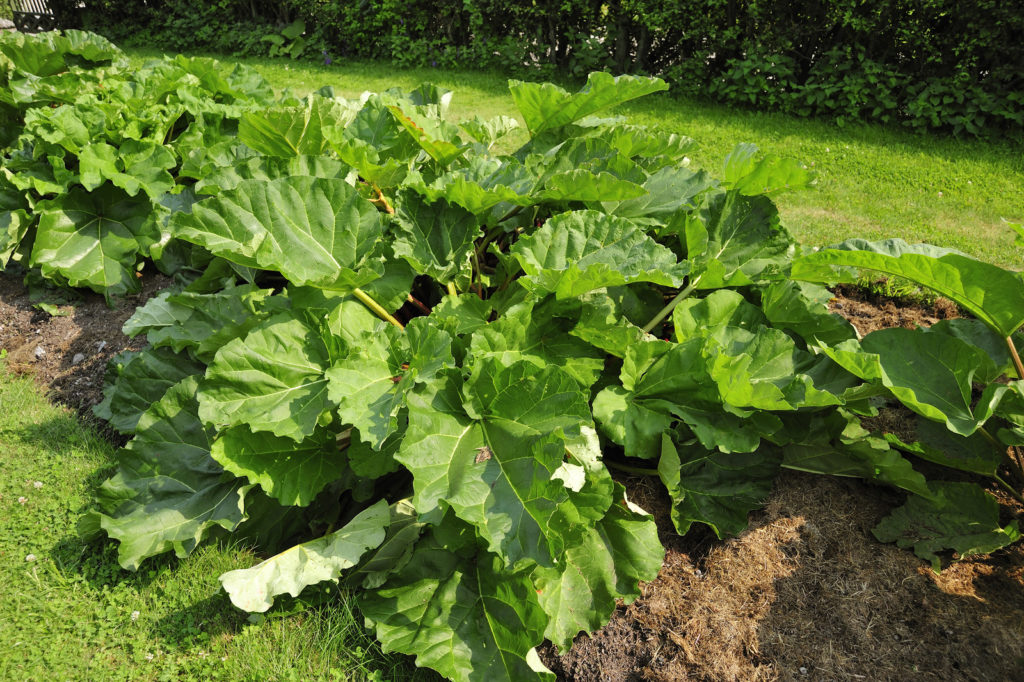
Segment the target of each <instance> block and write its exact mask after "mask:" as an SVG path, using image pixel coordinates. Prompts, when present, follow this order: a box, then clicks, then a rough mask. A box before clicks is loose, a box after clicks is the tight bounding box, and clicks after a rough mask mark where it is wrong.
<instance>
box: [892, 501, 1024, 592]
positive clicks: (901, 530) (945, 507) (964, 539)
mask: <svg viewBox="0 0 1024 682" xmlns="http://www.w3.org/2000/svg"><path fill="white" fill-rule="evenodd" d="M931 485H932V488H933V489H934V490H935V492H936V494H937V496H936V497H935V498H934V499H931V500H929V499H925V498H923V497H918V496H917V495H911V496H910V497H909V498H908V499H907V503H906V504H904V505H903V506H902V507H900V508H899V509H897V510H896V511H894V512H893V513H892V514H891V515H889V516H887V517H885V518H884V519H882V521H881V523H879V524H878V525H877V526H875V528H874V530H872V532H873V533H874V535H875V537H876V538H878V539H879V540H880V541H881V542H895V543H896V544H897V545H899V546H900V547H903V548H910V547H913V549H914V554H916V555H917V556H919V557H921V558H922V559H924V560H925V561H929V562H931V565H932V570H933V571H935V572H936V573H938V572H939V570H940V568H941V566H942V563H941V560H940V558H939V555H938V552H941V551H943V550H949V549H951V550H953V551H955V552H957V553H958V554H959V555H960V556H961V557H966V556H971V555H974V554H988V553H989V552H994V551H996V550H997V549H1000V548H1002V547H1005V546H1007V545H1009V544H1010V543H1013V542H1016V541H1017V540H1019V539H1020V537H1021V534H1020V530H1019V529H1018V527H1017V522H1016V521H1011V522H1010V523H1009V524H1008V525H1006V526H1005V527H1003V526H1001V525H1000V524H999V503H998V502H997V501H996V498H994V497H992V496H991V495H989V494H988V493H986V492H985V491H984V490H983V489H981V488H980V487H978V486H977V485H975V484H974V483H947V482H933V483H932V484H931Z"/></svg>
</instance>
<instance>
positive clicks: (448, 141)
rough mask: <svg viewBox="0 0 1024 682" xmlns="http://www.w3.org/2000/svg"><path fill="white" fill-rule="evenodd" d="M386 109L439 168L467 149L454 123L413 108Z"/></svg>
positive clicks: (393, 107)
mask: <svg viewBox="0 0 1024 682" xmlns="http://www.w3.org/2000/svg"><path fill="white" fill-rule="evenodd" d="M388 109H389V110H390V111H391V113H392V115H394V117H395V120H396V121H398V123H399V125H401V126H402V127H403V128H405V130H406V132H408V133H409V135H410V136H412V138H413V139H414V140H415V141H416V144H418V145H419V146H420V147H422V148H423V151H425V152H426V153H427V154H429V155H430V157H431V158H432V159H434V160H435V161H437V162H438V163H439V164H441V166H448V165H450V164H451V163H452V161H455V160H456V159H457V158H459V157H460V156H462V155H463V154H464V153H466V151H467V150H468V149H469V145H467V144H465V143H463V142H462V140H460V139H459V136H458V133H459V128H458V126H456V125H455V124H454V123H448V122H447V121H445V120H444V119H441V118H432V117H429V116H424V115H422V113H421V112H418V111H415V110H414V109H413V108H407V109H404V110H403V109H401V108H399V107H397V106H390V107H388Z"/></svg>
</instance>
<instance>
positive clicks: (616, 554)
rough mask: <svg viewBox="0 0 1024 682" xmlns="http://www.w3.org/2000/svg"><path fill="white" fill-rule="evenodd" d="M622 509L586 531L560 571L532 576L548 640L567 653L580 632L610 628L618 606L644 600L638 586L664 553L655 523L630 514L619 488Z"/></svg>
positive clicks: (616, 507) (613, 509)
mask: <svg viewBox="0 0 1024 682" xmlns="http://www.w3.org/2000/svg"><path fill="white" fill-rule="evenodd" d="M618 497H619V500H620V501H621V504H613V505H612V506H611V508H610V509H609V510H608V515H607V516H605V517H604V518H603V519H601V520H600V521H598V522H597V524H596V526H595V527H594V528H591V529H588V531H587V532H586V533H585V535H584V537H583V540H582V542H580V543H579V544H578V545H576V546H574V547H572V548H570V549H568V550H567V551H566V552H565V554H564V555H563V556H562V561H560V562H559V563H560V564H561V566H559V567H554V568H539V569H537V570H536V571H535V572H534V574H533V581H534V584H535V585H536V587H537V595H538V597H537V598H538V600H539V601H540V605H541V608H543V609H544V611H545V612H546V613H547V614H548V626H547V629H546V630H545V631H544V635H545V637H547V638H548V639H549V640H551V641H552V642H554V643H555V644H556V645H557V646H558V647H559V648H560V649H561V650H563V651H565V650H567V649H568V648H569V647H570V646H572V640H573V639H574V638H575V637H576V635H577V634H579V633H580V632H581V631H582V632H593V631H595V630H598V629H600V628H601V627H603V626H604V625H605V624H607V623H608V619H609V618H610V617H611V614H612V612H614V611H615V607H616V605H617V603H618V602H619V600H622V602H624V603H626V604H628V603H630V602H632V601H633V600H634V599H636V598H637V597H639V596H640V587H639V585H638V582H639V581H641V580H644V581H650V580H653V579H654V578H655V577H656V576H657V575H658V571H659V570H660V569H661V563H662V561H663V560H664V557H665V549H664V547H662V546H661V542H659V540H658V529H657V526H655V524H654V519H653V518H652V517H650V516H645V515H641V514H638V513H636V512H634V511H632V510H631V509H630V508H629V507H628V506H627V502H626V500H625V498H624V495H623V491H622V487H621V486H619V487H618Z"/></svg>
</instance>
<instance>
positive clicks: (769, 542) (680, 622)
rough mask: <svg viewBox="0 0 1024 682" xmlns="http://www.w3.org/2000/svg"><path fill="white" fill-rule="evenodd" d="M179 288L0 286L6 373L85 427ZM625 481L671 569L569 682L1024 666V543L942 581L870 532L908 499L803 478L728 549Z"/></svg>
mask: <svg viewBox="0 0 1024 682" xmlns="http://www.w3.org/2000/svg"><path fill="white" fill-rule="evenodd" d="M168 284H169V280H168V279H167V278H165V277H163V276H161V275H151V276H147V277H144V278H143V280H142V285H143V289H142V293H141V294H139V295H137V296H133V297H128V298H124V299H120V300H119V301H118V302H117V303H116V304H115V305H114V307H108V306H107V305H106V303H105V301H104V299H103V298H102V297H101V296H99V295H95V294H91V293H84V294H83V296H82V299H81V300H80V301H78V302H77V303H75V304H74V305H73V306H72V305H62V306H59V310H60V312H61V313H65V314H63V315H61V316H56V317H52V316H50V315H49V314H48V313H46V312H44V311H42V310H38V309H36V308H35V307H33V302H32V301H31V300H30V298H29V295H28V292H27V290H26V289H25V287H24V286H23V285H22V283H21V282H20V280H19V279H17V278H15V277H13V276H11V275H3V276H0V320H2V322H0V325H2V326H0V348H4V349H7V360H6V362H7V363H8V366H9V367H11V368H12V369H13V370H15V371H17V372H22V373H28V374H31V375H33V376H34V377H35V378H36V380H37V381H38V383H39V384H40V386H41V387H42V388H43V389H44V390H46V391H47V392H48V394H49V395H50V396H51V397H52V399H53V400H55V401H57V402H61V403H64V404H67V405H69V406H72V407H74V408H76V409H77V410H79V412H80V413H81V414H82V415H83V416H84V417H85V418H86V419H87V420H89V419H91V407H92V406H93V405H94V404H96V403H97V402H99V401H100V400H101V399H102V377H103V372H104V369H105V366H106V363H107V360H108V359H109V358H110V357H111V356H112V355H114V354H115V353H117V352H119V351H121V350H125V349H137V348H139V347H141V346H142V345H144V341H143V339H142V338H139V339H137V340H134V341H133V340H131V339H128V338H127V337H125V336H124V335H123V334H122V333H121V326H122V324H123V323H124V321H125V320H126V319H127V318H128V316H129V315H130V314H131V313H132V311H133V310H134V309H135V307H136V306H137V305H141V304H142V303H144V302H145V301H146V300H148V299H149V298H151V297H152V296H153V295H155V294H156V293H157V292H158V291H159V290H160V289H162V288H164V287H166V286H167V285H168ZM831 308H832V309H833V310H834V311H835V312H838V313H840V314H842V315H844V316H845V317H847V319H849V320H850V321H851V322H852V323H853V324H854V325H855V326H856V327H857V329H858V331H860V332H861V333H862V334H865V333H867V332H869V331H873V330H875V329H881V328H887V327H892V326H905V327H913V326H914V325H916V324H922V325H927V324H931V323H934V322H935V321H937V320H940V319H946V318H948V317H953V316H957V315H958V312H957V309H956V307H955V306H953V305H952V304H950V303H949V302H948V301H945V300H944V299H939V300H938V301H936V302H935V303H932V304H921V303H919V302H913V301H907V300H903V299H887V298H885V297H881V296H878V295H876V294H872V293H870V292H865V291H863V290H860V289H856V288H852V287H849V288H840V289H838V290H837V296H836V298H835V299H834V300H833V301H832V304H831ZM37 348H39V349H42V351H43V352H42V353H41V354H40V355H39V357H37V354H36V349H37ZM78 356H82V357H78ZM76 358H78V360H77V362H76ZM108 433H109V435H110V436H111V437H112V438H115V439H117V438H118V437H117V436H115V435H114V434H113V433H112V432H109V431H108ZM623 482H624V483H626V485H627V488H628V489H629V491H630V496H631V497H632V498H633V499H634V500H635V501H637V502H638V503H639V504H640V506H642V507H643V508H645V509H646V510H648V511H649V512H651V513H653V514H654V515H655V518H656V519H657V520H658V525H659V531H660V533H659V534H660V537H661V541H662V543H663V544H664V545H665V546H666V548H667V550H668V551H667V555H666V559H665V564H664V566H663V567H662V570H661V572H660V574H659V576H658V578H657V579H656V580H654V581H653V582H650V583H648V584H646V585H645V586H644V588H643V596H642V597H641V598H640V599H638V600H637V601H636V602H634V603H633V604H632V605H630V606H628V607H620V608H619V609H618V610H617V611H616V613H615V615H614V617H613V618H612V621H611V622H610V623H609V624H608V625H607V626H606V627H605V628H604V629H602V630H601V631H599V632H598V633H596V634H594V635H593V636H589V637H588V636H586V635H581V636H579V637H578V638H577V639H576V642H575V645H574V646H573V648H572V649H571V650H570V651H569V652H568V653H566V654H565V655H563V656H561V657H558V656H557V655H556V653H555V651H554V650H553V648H551V647H548V648H546V649H545V650H544V651H543V657H544V659H545V663H546V664H547V665H548V666H549V667H550V668H551V669H552V670H554V671H555V672H556V673H558V674H559V676H560V677H561V678H562V679H565V680H575V681H583V680H595V681H596V680H602V681H608V682H612V681H618V680H640V679H650V680H680V679H691V678H692V679H709V680H729V679H740V680H762V679H797V680H813V679H821V680H845V679H850V680H856V679H896V678H905V677H909V678H911V679H922V680H949V679H975V680H1007V679H1013V678H1014V677H1015V676H1017V675H1019V672H1020V670H1021V666H1022V665H1024V659H1022V657H1024V545H1021V544H1017V545H1015V546H1012V547H1010V548H1008V549H1005V550H1002V551H999V552H996V553H995V554H993V555H989V556H982V557H974V558H972V559H969V560H965V561H962V562H956V563H953V564H952V565H950V566H949V567H948V568H945V570H944V571H943V573H942V574H941V575H938V576H937V575H935V574H933V573H932V572H931V570H930V568H929V567H928V565H927V564H926V563H925V562H922V561H920V560H919V559H917V558H916V557H914V556H913V554H911V553H910V552H908V551H906V550H902V549H899V548H897V547H896V546H894V545H887V544H881V543H879V542H878V541H877V540H875V539H874V538H873V537H872V535H871V533H870V530H871V528H873V527H874V526H875V525H876V524H877V523H878V522H879V521H880V520H881V519H882V517H884V516H885V515H886V514H888V513H889V512H890V511H891V510H892V508H893V507H895V506H897V505H898V504H899V503H900V502H901V498H902V494H900V493H896V492H893V491H892V490H890V489H887V488H882V487H878V486H872V485H869V484H866V483H863V482H861V481H858V480H852V479H836V478H831V477H820V476H812V475H808V474H800V473H796V472H784V473H783V474H782V475H781V476H780V477H779V478H778V480H777V481H776V484H775V487H774V490H773V492H772V494H771V496H770V498H769V499H768V500H767V504H766V507H765V508H764V509H763V510H761V511H757V512H754V513H753V514H752V515H751V521H752V523H751V526H750V528H749V530H747V531H746V532H744V533H742V534H741V535H740V536H738V537H736V538H732V539H729V540H726V541H718V540H716V539H715V537H714V536H713V534H711V533H710V531H707V530H704V527H703V526H697V527H695V529H694V530H693V531H691V532H690V533H688V534H687V535H686V536H685V537H679V536H678V535H676V534H675V532H674V530H673V528H672V523H671V521H670V519H669V508H670V500H669V499H668V497H667V496H666V495H665V494H664V492H663V490H661V488H660V486H659V485H658V484H656V483H655V482H653V481H651V480H649V479H624V480H623ZM1004 502H1005V500H1004ZM1005 508H1007V507H1006V506H1004V509H1005ZM1012 509H1013V510H1014V511H1016V513H1017V516H1018V517H1020V516H1021V515H1022V514H1021V512H1022V509H1021V508H1020V506H1019V505H1018V506H1016V507H1013V508H1012Z"/></svg>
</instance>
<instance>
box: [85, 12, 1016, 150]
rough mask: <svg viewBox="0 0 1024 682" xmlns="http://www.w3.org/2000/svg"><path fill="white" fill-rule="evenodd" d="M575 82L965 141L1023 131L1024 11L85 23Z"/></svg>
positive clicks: (192, 45) (249, 17)
mask: <svg viewBox="0 0 1024 682" xmlns="http://www.w3.org/2000/svg"><path fill="white" fill-rule="evenodd" d="M296 20H301V21H303V22H305V25H306V26H307V28H308V30H307V32H306V35H305V36H303V48H302V50H301V52H302V55H303V56H305V57H313V58H318V59H325V58H331V59H337V58H339V57H358V58H373V59H389V60H392V61H393V62H395V63H396V64H399V65H403V66H424V65H427V66H429V65H437V66H443V67H459V68H467V67H483V68H497V69H501V70H504V71H506V72H509V73H512V74H515V75H525V76H529V77H534V78H546V79H552V78H554V79H578V78H581V77H583V76H584V75H585V74H586V73H587V72H589V71H592V70H599V69H607V70H611V71H613V72H618V73H625V72H630V73H646V74H653V75H659V76H662V77H664V78H666V79H668V80H670V81H671V82H672V83H673V87H674V90H675V91H676V92H685V93H693V94H699V95H703V96H707V97H710V98H713V99H715V100H717V101H720V102H724V103H728V104H735V105H745V106H751V107H757V108H759V109H768V110H779V111H786V112H790V113H794V114H798V115H803V116H825V117H830V118H833V119H835V120H836V121H837V122H839V123H840V124H843V123H845V122H848V121H854V120H875V121H881V122H886V123H901V124H903V125H907V126H910V127H912V128H918V129H944V130H948V131H951V132H954V133H958V134H959V133H966V134H970V135H981V134H995V133H999V134H1005V133H1006V132H1012V133H1013V134H1014V135H1019V134H1020V133H1021V131H1022V129H1024V44H1022V41H1021V40H1020V38H1019V37H1020V36H1021V35H1024V12H1020V11H1018V10H1017V9H1015V3H1006V2H1002V1H1001V0H966V1H964V0H878V1H877V2H869V3H866V2H863V0H832V1H830V2H815V1H814V0H756V1H749V2H740V1H739V0H694V1H693V2H685V3H684V2H678V1H671V0H608V1H605V2H596V1H593V0H590V1H588V0H535V1H534V2H531V3H509V2H497V1H495V0H357V1H355V2H353V1H351V0H346V1H342V0H283V1H279V2H274V1H271V0H214V1H213V2H206V3H197V2H195V1H194V0H99V1H98V2H89V3H88V8H87V11H86V12H85V15H84V16H83V18H82V22H83V24H84V27H86V28H90V29H92V30H96V31H99V32H102V33H105V34H107V35H108V36H110V37H112V38H114V39H116V40H120V41H122V42H129V43H132V42H134V43H138V44H146V45H159V46H162V47H165V48H167V49H171V50H197V49H200V50H214V51H219V52H224V53H229V54H232V55H234V56H253V55H260V54H267V52H268V49H269V45H270V43H268V42H267V41H266V40H264V39H263V38H264V36H266V35H268V34H270V33H278V32H280V30H281V29H282V28H284V27H285V26H287V25H288V24H290V23H292V22H294V21H296Z"/></svg>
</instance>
